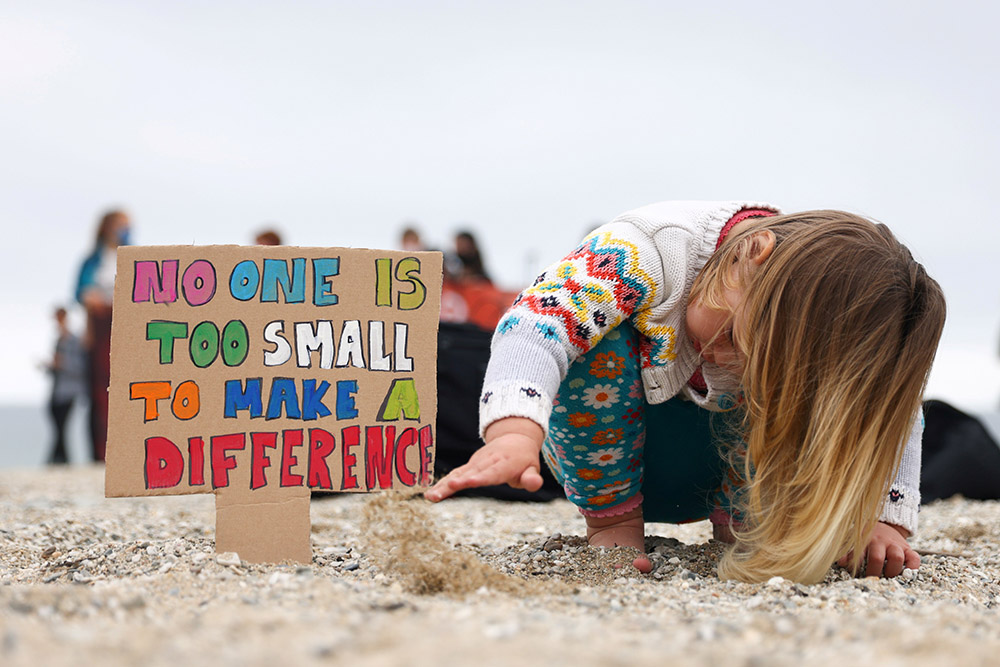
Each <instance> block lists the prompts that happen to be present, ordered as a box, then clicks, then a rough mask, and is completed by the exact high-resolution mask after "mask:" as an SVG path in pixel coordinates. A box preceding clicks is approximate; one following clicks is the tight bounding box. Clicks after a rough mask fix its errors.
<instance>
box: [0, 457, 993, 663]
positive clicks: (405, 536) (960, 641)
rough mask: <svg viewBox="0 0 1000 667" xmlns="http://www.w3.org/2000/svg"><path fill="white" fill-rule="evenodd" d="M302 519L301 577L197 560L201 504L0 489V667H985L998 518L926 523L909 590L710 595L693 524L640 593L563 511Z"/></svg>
mask: <svg viewBox="0 0 1000 667" xmlns="http://www.w3.org/2000/svg"><path fill="white" fill-rule="evenodd" d="M311 514H312V523H313V528H312V545H313V562H312V564H310V565H291V564H283V565H282V564H277V565H250V564H246V563H242V562H240V561H239V560H238V559H237V558H235V557H234V556H233V555H232V554H225V555H217V554H216V553H215V547H214V542H213V533H214V521H215V508H214V499H213V498H212V497H211V496H188V497H165V498H150V499H110V500H108V499H105V498H104V497H103V469H101V468H96V467H94V468H70V469H64V470H30V471H29V470H21V471H13V470H6V471H0V584H2V585H0V663H2V664H4V665H40V664H44V665H53V664H75V665H80V664H95V665H96V664H101V665H109V666H113V665H133V664H149V665H179V664H180V665H201V664H216V665H217V664H240V665H267V664H277V663H281V664H285V663H292V664H334V665H336V664H344V665H348V664H349V665H404V664H405V665H442V664H454V665H465V664H478V665H504V664H520V663H525V662H530V663H542V662H549V663H553V664H563V663H565V664H573V663H575V664H593V665H636V664H651V665H652V664H656V665H663V664H670V665H702V664H707V665H716V664H717V665H727V666H732V665H765V664H766V665H800V664H810V665H827V664H829V665H833V664H838V665H840V664H851V663H857V664H877V665H882V666H888V665H942V664H961V665H987V664H998V663H1000V616H998V611H997V597H998V594H1000V555H998V549H997V547H998V543H1000V504H998V503H992V502H991V503H985V502H973V501H966V500H962V499H952V500H948V501H943V502H939V503H935V504H932V505H929V506H926V507H925V508H924V509H923V511H922V513H921V522H922V523H921V530H920V533H919V535H918V536H917V537H916V538H915V539H914V540H913V543H914V545H915V546H916V548H917V549H918V550H920V551H921V552H922V553H923V565H922V566H921V568H920V569H919V570H918V571H916V572H909V571H907V572H905V573H904V576H902V577H900V578H897V579H894V580H885V579H875V578H853V577H851V576H849V575H848V573H847V572H845V571H843V570H839V569H833V570H831V572H830V575H829V576H828V578H827V580H826V581H825V582H823V583H821V584H818V585H814V586H802V585H798V584H792V583H790V582H787V581H783V580H777V579H776V580H772V581H770V582H767V583H765V584H757V585H749V584H738V583H732V582H723V581H720V580H719V579H718V578H717V577H716V576H715V574H714V563H715V560H716V559H717V558H718V555H719V553H720V549H721V545H718V544H715V543H712V542H710V540H709V535H710V532H711V531H710V528H709V526H708V524H707V523H699V524H690V525H686V526H670V525H665V524H650V525H649V526H648V527H647V535H648V536H649V537H648V538H647V550H650V551H651V553H652V560H653V565H654V570H653V572H652V573H651V574H650V575H640V574H639V573H638V572H636V571H635V570H634V569H632V568H631V566H630V565H628V563H629V562H630V560H631V555H630V554H629V553H627V552H626V551H624V550H611V551H607V550H596V549H590V548H588V547H586V545H585V544H584V542H583V540H582V539H580V538H579V537H578V536H579V535H580V534H581V533H582V530H583V524H582V521H581V520H580V518H579V516H578V515H577V513H576V511H575V509H574V508H573V507H572V506H571V505H569V504H568V503H566V502H554V503H549V504H538V505H524V504H510V503H501V502H497V501H492V500H482V499H458V500H453V501H449V502H445V503H442V504H440V505H436V506H434V505H430V504H428V503H426V502H424V501H422V500H420V499H413V500H402V499H399V498H392V497H386V496H362V495H344V496H330V497H324V498H318V499H314V500H313V502H312V509H311ZM616 566H617V567H616Z"/></svg>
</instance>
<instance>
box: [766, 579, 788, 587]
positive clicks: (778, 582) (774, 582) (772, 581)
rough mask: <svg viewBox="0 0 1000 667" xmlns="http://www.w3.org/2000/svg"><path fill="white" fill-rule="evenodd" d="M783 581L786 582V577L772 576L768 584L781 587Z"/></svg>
mask: <svg viewBox="0 0 1000 667" xmlns="http://www.w3.org/2000/svg"><path fill="white" fill-rule="evenodd" d="M783 583H785V578H784V577H771V578H770V579H768V580H767V585H768V586H770V587H771V588H779V587H780V586H781V584H783Z"/></svg>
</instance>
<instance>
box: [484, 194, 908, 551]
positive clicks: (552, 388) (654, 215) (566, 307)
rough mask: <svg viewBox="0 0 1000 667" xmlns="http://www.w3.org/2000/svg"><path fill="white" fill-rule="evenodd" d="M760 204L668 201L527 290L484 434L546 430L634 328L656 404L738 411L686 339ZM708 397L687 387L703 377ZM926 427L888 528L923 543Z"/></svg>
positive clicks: (517, 306) (505, 325) (895, 488)
mask: <svg viewBox="0 0 1000 667" xmlns="http://www.w3.org/2000/svg"><path fill="white" fill-rule="evenodd" d="M746 209H763V210H766V211H777V209H775V208H774V207H772V206H770V205H768V204H763V203H759V202H739V201H733V202H699V201H687V202H683V201H681V202H661V203H658V204H652V205H650V206H646V207H643V208H639V209H636V210H633V211H630V212H628V213H625V214H623V215H621V216H619V217H617V218H615V219H614V220H612V221H611V222H610V223H608V224H606V225H603V226H601V227H599V228H598V229H596V230H595V231H594V232H592V233H591V234H590V235H588V236H587V237H586V238H585V239H584V241H583V242H582V244H581V245H580V246H579V247H577V248H576V249H575V250H574V251H573V252H571V253H570V254H569V255H567V256H566V257H565V258H563V259H562V260H560V261H559V262H557V263H555V264H553V265H552V266H550V267H549V268H547V269H546V270H545V271H544V272H543V273H542V274H541V275H540V276H538V278H537V279H536V280H535V282H534V284H533V285H532V286H530V287H529V288H527V289H526V290H524V291H523V292H522V293H521V294H520V296H518V298H517V300H516V301H515V302H514V305H513V306H512V307H511V309H510V310H509V311H508V312H507V314H506V315H505V316H504V317H503V318H502V319H501V321H500V324H499V325H498V327H497V330H496V333H495V334H494V336H493V343H492V348H491V355H490V363H489V367H488V369H487V372H486V379H485V382H484V385H483V393H482V396H481V399H480V429H481V431H480V432H481V433H482V432H483V431H485V429H486V427H487V426H489V425H490V424H491V423H493V422H494V421H496V420H498V419H502V418H504V417H526V418H528V419H531V420H533V421H535V422H536V423H538V424H539V425H541V426H542V428H543V429H545V430H546V431H547V430H548V421H549V414H550V413H551V411H552V401H553V399H554V397H555V395H556V393H557V392H558V389H559V384H560V382H561V381H562V379H563V378H564V377H565V376H566V372H567V368H568V366H569V364H571V363H573V362H574V361H575V360H576V359H577V358H579V357H580V356H581V355H583V354H585V353H586V352H588V351H589V350H590V349H591V348H593V347H594V346H595V345H596V344H597V343H598V342H599V341H600V340H601V339H602V338H603V337H604V336H605V335H606V334H607V333H608V332H609V331H611V330H612V329H613V328H614V327H616V326H618V325H619V324H621V323H622V322H623V321H625V320H628V321H629V322H630V323H631V324H632V326H634V327H635V328H636V329H637V330H638V331H639V332H640V333H641V334H642V341H643V342H642V345H641V359H640V363H641V365H642V379H643V385H644V390H645V394H646V399H647V400H648V401H649V402H650V403H662V402H664V401H666V400H669V399H670V398H673V397H674V396H677V395H679V394H680V395H683V396H684V397H685V398H687V399H689V400H692V401H695V402H696V403H697V404H698V405H700V406H701V407H703V408H706V409H709V410H726V409H729V408H731V407H733V405H734V402H735V400H736V396H737V393H738V391H739V387H738V380H739V379H738V377H736V376H734V375H733V374H732V373H729V372H727V371H725V370H724V369H722V368H720V367H719V366H717V365H715V364H711V363H707V362H706V363H704V364H701V359H700V357H699V355H698V352H697V351H696V350H695V349H694V346H693V344H692V343H691V340H690V339H689V338H688V336H687V335H686V332H685V311H686V307H687V300H688V295H689V294H690V291H691V286H692V284H693V283H694V279H695V277H696V276H697V275H698V272H699V271H700V270H701V268H702V267H703V266H704V265H705V262H706V261H707V260H708V258H709V257H710V256H711V254H712V253H713V252H714V251H715V248H716V242H717V241H718V239H719V233H720V231H721V230H722V228H723V226H724V225H726V223H727V222H729V221H730V220H731V219H732V218H733V217H734V216H735V215H737V214H738V213H740V212H741V211H744V210H746ZM699 364H701V367H700V370H701V374H702V376H703V378H704V385H705V388H706V389H705V390H703V391H700V390H696V389H694V388H693V387H691V385H690V384H689V380H690V379H691V376H692V374H694V372H695V370H696V369H698V368H699ZM921 433H922V420H921V419H919V418H918V419H917V420H916V423H915V425H914V431H913V433H911V435H910V438H909V440H908V443H907V447H906V450H905V451H904V455H903V462H902V465H901V466H900V469H899V471H898V473H897V476H896V479H895V480H894V483H893V485H892V487H891V492H890V494H889V498H888V500H887V502H886V505H885V508H884V511H883V513H882V520H883V521H887V522H889V523H894V524H897V525H902V526H904V527H906V528H907V529H908V530H910V531H911V532H915V530H916V524H917V511H918V508H919V504H920V496H919V477H920V436H921Z"/></svg>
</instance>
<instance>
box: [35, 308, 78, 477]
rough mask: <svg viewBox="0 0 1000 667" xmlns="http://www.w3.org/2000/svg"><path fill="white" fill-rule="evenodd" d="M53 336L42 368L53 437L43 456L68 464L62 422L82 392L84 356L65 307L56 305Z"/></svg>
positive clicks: (64, 425)
mask: <svg viewBox="0 0 1000 667" xmlns="http://www.w3.org/2000/svg"><path fill="white" fill-rule="evenodd" d="M55 320H56V326H58V328H59V337H58V338H57V339H56V349H55V353H54V354H53V355H52V360H51V361H49V362H48V363H47V364H45V370H46V371H47V372H48V373H49V374H50V375H51V376H52V395H51V397H50V398H49V416H50V417H52V426H53V428H54V438H53V441H52V451H51V452H50V453H49V456H48V459H46V461H47V463H48V464H49V465H58V464H64V463H69V457H68V456H67V454H66V422H67V420H68V419H69V414H70V411H71V410H72V408H73V403H74V402H75V401H76V399H77V397H79V396H82V395H83V394H84V393H85V392H86V382H85V380H86V374H87V356H86V353H85V352H84V350H83V343H81V341H80V339H79V338H78V337H77V336H76V335H75V334H74V333H73V332H71V331H70V330H69V325H68V324H67V322H66V309H65V308H56V312H55Z"/></svg>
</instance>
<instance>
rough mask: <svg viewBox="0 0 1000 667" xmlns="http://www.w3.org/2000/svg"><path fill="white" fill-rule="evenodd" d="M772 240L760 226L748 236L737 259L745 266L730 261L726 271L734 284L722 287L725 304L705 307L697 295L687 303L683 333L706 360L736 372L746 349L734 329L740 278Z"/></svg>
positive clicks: (737, 318) (740, 295) (738, 324)
mask: <svg viewBox="0 0 1000 667" xmlns="http://www.w3.org/2000/svg"><path fill="white" fill-rule="evenodd" d="M748 223H749V221H744V222H741V223H739V224H737V225H736V226H734V227H733V229H732V230H731V231H730V232H729V233H730V234H734V233H737V230H739V229H740V226H741V225H746V224H748ZM775 243H776V240H775V236H774V232H772V231H771V230H767V229H765V230H762V231H759V232H756V233H755V234H754V235H753V236H752V237H751V242H750V246H749V249H748V252H747V254H746V256H745V257H744V258H743V259H742V260H740V261H741V262H746V263H747V264H746V266H745V270H742V271H741V270H740V267H739V266H738V265H736V264H734V265H733V266H732V267H731V268H730V271H731V272H732V273H731V274H730V276H729V278H730V282H731V283H732V284H734V285H736V287H725V289H724V290H723V292H722V300H723V302H724V303H725V304H726V305H725V306H724V307H723V308H721V309H718V310H716V309H714V308H709V307H708V306H706V305H705V304H704V303H703V302H702V300H701V299H697V300H695V301H692V302H691V303H690V304H688V308H687V313H686V314H685V323H686V325H687V334H688V336H689V337H690V338H691V342H692V343H694V349H695V350H697V351H698V354H700V355H701V358H702V359H704V360H705V361H707V362H709V363H713V364H716V365H718V366H721V367H723V368H727V369H729V370H732V371H735V372H737V373H740V372H742V371H743V366H744V364H745V363H746V353H745V351H744V350H741V349H739V348H738V347H737V345H736V339H737V336H736V335H734V329H735V331H736V332H737V333H738V332H740V331H741V330H742V326H741V325H742V321H743V318H742V316H741V309H740V304H741V303H743V288H742V287H741V286H740V278H741V277H742V278H743V279H747V278H748V277H749V276H751V275H753V273H754V272H755V271H756V270H757V269H758V268H759V267H760V265H761V264H763V263H764V261H765V260H767V258H768V257H770V256H771V253H772V252H773V251H774V246H775Z"/></svg>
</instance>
